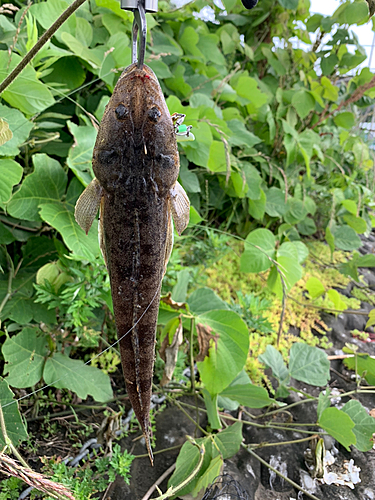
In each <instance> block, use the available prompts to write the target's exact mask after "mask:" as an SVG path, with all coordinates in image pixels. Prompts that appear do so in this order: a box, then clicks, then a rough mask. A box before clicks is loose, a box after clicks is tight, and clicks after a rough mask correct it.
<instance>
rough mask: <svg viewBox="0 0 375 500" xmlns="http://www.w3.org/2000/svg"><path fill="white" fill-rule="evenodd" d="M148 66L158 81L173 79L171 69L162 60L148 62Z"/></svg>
mask: <svg viewBox="0 0 375 500" xmlns="http://www.w3.org/2000/svg"><path fill="white" fill-rule="evenodd" d="M147 65H148V66H149V67H150V68H151V69H152V71H153V72H154V73H155V75H156V76H157V78H158V79H163V78H172V77H173V75H172V73H171V71H170V69H169V67H168V66H167V65H166V64H165V63H164V62H163V61H161V60H160V59H159V60H153V61H148V62H147Z"/></svg>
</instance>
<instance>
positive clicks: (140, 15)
mask: <svg viewBox="0 0 375 500" xmlns="http://www.w3.org/2000/svg"><path fill="white" fill-rule="evenodd" d="M138 31H139V52H138V56H137V45H138V44H137V37H138ZM146 36H147V22H146V10H145V4H144V0H138V4H137V8H136V9H134V21H133V49H132V63H135V62H138V64H137V65H138V68H139V69H142V68H143V64H144V61H145V52H146Z"/></svg>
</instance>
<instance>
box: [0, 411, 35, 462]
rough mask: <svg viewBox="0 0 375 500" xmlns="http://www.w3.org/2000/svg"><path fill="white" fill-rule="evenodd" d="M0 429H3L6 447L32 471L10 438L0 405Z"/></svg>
mask: <svg viewBox="0 0 375 500" xmlns="http://www.w3.org/2000/svg"><path fill="white" fill-rule="evenodd" d="M0 427H1V432H2V433H3V437H4V441H5V444H6V446H8V447H9V448H10V449H11V450H12V453H13V455H14V456H15V457H17V458H18V460H19V461H20V462H21V464H22V465H23V466H24V467H26V468H28V469H30V467H29V466H28V464H27V462H26V461H25V460H24V459H23V458H22V456H21V454H20V453H19V451H18V450H17V448H16V447H15V446H14V444H13V443H12V440H11V439H10V437H9V436H8V432H7V428H6V425H5V419H4V413H3V408H2V406H1V405H0Z"/></svg>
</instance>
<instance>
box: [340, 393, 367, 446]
mask: <svg viewBox="0 0 375 500" xmlns="http://www.w3.org/2000/svg"><path fill="white" fill-rule="evenodd" d="M341 410H342V411H343V412H345V413H346V414H347V415H349V417H350V418H351V419H352V421H353V422H354V428H353V433H354V434H355V437H356V438H357V442H356V443H355V447H356V448H358V450H359V451H363V452H365V451H369V450H371V449H372V447H373V445H374V442H373V440H372V435H373V434H374V433H375V418H373V417H371V416H370V415H369V414H368V413H367V411H366V410H365V408H364V407H363V406H362V405H361V403H360V402H359V401H356V400H355V399H352V400H350V401H348V402H347V403H345V405H344V406H343V407H342V408H341Z"/></svg>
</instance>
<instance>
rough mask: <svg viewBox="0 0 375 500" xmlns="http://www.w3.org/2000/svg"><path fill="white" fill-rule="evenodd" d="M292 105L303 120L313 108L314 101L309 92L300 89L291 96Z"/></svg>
mask: <svg viewBox="0 0 375 500" xmlns="http://www.w3.org/2000/svg"><path fill="white" fill-rule="evenodd" d="M292 104H293V106H294V108H295V109H296V111H297V114H298V116H299V117H300V118H301V120H303V119H305V118H306V116H307V115H308V114H309V113H310V112H311V111H312V110H313V109H314V108H315V99H314V97H313V96H312V95H311V94H310V92H308V91H306V90H304V89H302V90H299V91H298V92H296V93H294V94H293V97H292Z"/></svg>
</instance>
